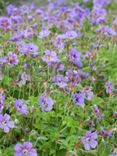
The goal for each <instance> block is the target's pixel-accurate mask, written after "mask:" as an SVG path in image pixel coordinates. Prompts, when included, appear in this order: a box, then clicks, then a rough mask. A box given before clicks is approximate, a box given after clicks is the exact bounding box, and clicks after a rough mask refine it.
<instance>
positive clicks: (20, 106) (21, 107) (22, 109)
mask: <svg viewBox="0 0 117 156" xmlns="http://www.w3.org/2000/svg"><path fill="white" fill-rule="evenodd" d="M14 106H15V108H16V110H17V111H18V112H19V114H22V115H27V114H28V109H27V105H25V104H24V102H23V100H21V99H18V100H15V101H14Z"/></svg>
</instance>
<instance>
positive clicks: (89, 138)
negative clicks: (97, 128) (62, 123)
mask: <svg viewBox="0 0 117 156" xmlns="http://www.w3.org/2000/svg"><path fill="white" fill-rule="evenodd" d="M97 137H98V136H97V133H96V132H93V133H92V132H91V131H87V132H86V134H85V136H84V137H83V138H82V143H83V145H84V148H85V150H90V149H91V148H96V146H97V141H96V139H97Z"/></svg>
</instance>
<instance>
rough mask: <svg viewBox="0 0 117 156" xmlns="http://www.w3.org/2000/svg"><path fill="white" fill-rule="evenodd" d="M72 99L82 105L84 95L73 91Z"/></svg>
mask: <svg viewBox="0 0 117 156" xmlns="http://www.w3.org/2000/svg"><path fill="white" fill-rule="evenodd" d="M73 101H74V103H75V104H76V105H78V106H82V105H83V104H84V95H83V94H82V93H75V94H74V95H73Z"/></svg>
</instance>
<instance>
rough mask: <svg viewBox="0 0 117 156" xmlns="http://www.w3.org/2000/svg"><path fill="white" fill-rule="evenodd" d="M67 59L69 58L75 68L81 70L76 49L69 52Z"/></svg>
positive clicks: (78, 53)
mask: <svg viewBox="0 0 117 156" xmlns="http://www.w3.org/2000/svg"><path fill="white" fill-rule="evenodd" d="M69 58H70V61H71V62H72V63H73V64H74V65H75V66H77V67H79V68H81V67H82V62H81V59H80V52H79V51H77V50H76V49H72V50H71V51H70V52H69Z"/></svg>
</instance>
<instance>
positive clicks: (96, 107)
mask: <svg viewBox="0 0 117 156" xmlns="http://www.w3.org/2000/svg"><path fill="white" fill-rule="evenodd" d="M94 111H95V115H96V117H97V118H98V119H99V120H101V119H102V117H101V115H100V111H99V108H98V106H97V105H94Z"/></svg>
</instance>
